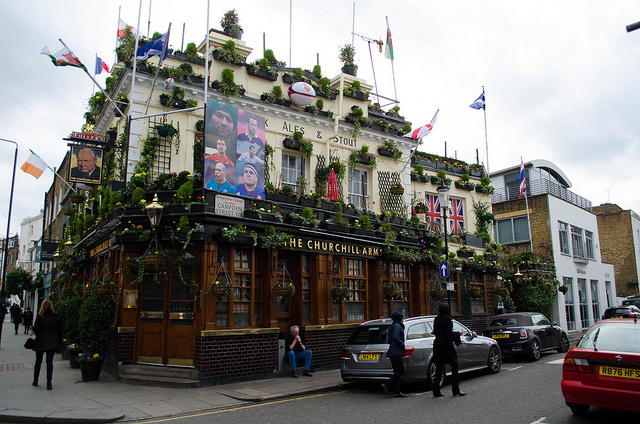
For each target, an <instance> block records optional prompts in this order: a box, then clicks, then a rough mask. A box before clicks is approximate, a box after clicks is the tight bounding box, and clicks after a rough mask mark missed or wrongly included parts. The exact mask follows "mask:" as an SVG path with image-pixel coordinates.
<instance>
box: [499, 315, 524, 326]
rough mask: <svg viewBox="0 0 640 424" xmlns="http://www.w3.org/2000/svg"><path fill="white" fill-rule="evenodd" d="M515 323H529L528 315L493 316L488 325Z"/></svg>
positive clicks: (513, 324)
mask: <svg viewBox="0 0 640 424" xmlns="http://www.w3.org/2000/svg"><path fill="white" fill-rule="evenodd" d="M515 325H531V318H530V317H528V316H519V315H518V316H510V317H500V318H494V319H493V320H492V321H491V324H490V325H489V326H490V327H500V326H515Z"/></svg>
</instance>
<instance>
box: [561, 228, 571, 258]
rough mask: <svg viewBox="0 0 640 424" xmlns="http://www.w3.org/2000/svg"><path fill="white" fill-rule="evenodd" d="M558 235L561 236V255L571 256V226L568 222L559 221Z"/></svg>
mask: <svg viewBox="0 0 640 424" xmlns="http://www.w3.org/2000/svg"><path fill="white" fill-rule="evenodd" d="M558 233H559V236H560V253H564V254H565V255H570V254H571V251H570V250H569V225H568V224H567V223H566V222H561V221H558Z"/></svg>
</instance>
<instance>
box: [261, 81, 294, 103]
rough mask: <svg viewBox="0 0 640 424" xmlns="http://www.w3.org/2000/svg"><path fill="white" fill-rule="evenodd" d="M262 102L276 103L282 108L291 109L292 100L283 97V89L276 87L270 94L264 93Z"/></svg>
mask: <svg viewBox="0 0 640 424" xmlns="http://www.w3.org/2000/svg"><path fill="white" fill-rule="evenodd" d="M260 100H262V101H263V102H265V103H274V104H277V105H280V106H286V107H291V100H288V99H285V98H284V97H283V96H282V87H280V86H279V85H274V86H273V88H272V89H271V91H270V92H264V93H262V94H261V95H260Z"/></svg>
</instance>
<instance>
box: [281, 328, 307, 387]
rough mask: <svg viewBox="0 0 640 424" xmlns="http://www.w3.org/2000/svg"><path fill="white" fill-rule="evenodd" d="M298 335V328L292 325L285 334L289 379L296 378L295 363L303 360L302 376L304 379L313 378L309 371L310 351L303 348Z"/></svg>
mask: <svg viewBox="0 0 640 424" xmlns="http://www.w3.org/2000/svg"><path fill="white" fill-rule="evenodd" d="M299 333H300V327H298V326H297V325H294V326H292V327H291V329H290V330H289V334H287V337H285V339H284V346H285V349H286V355H287V359H288V360H289V365H290V366H291V377H293V378H298V374H296V361H298V360H300V359H304V371H302V375H304V376H306V377H313V375H311V371H310V367H311V355H312V352H311V349H307V348H306V347H305V346H304V344H303V343H302V339H301V338H300V334H299Z"/></svg>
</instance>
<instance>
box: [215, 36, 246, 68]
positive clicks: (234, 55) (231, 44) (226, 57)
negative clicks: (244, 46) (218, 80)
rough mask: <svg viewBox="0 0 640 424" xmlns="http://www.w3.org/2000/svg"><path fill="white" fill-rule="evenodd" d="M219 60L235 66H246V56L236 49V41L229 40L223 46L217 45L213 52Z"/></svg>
mask: <svg viewBox="0 0 640 424" xmlns="http://www.w3.org/2000/svg"><path fill="white" fill-rule="evenodd" d="M211 54H212V55H213V58H214V59H215V60H217V61H218V62H225V63H228V64H230V65H234V66H244V64H245V57H244V56H243V55H241V54H240V53H238V52H237V51H236V43H235V41H233V40H227V42H226V43H224V44H223V45H222V46H221V47H216V48H215V49H214V50H213V52H212V53H211Z"/></svg>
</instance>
